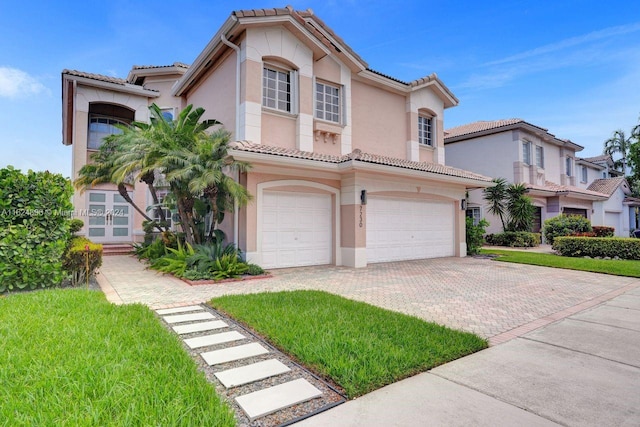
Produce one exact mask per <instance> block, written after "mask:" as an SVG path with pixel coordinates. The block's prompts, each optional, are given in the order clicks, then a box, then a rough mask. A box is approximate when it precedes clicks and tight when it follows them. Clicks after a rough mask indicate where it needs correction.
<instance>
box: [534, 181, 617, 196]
mask: <svg viewBox="0 0 640 427" xmlns="http://www.w3.org/2000/svg"><path fill="white" fill-rule="evenodd" d="M526 187H527V189H530V190H539V191H548V192H551V193H576V194H584V195H587V196H596V197H605V198H609V194H605V193H602V192H598V191H593V190H590V189H587V190H585V189H583V188H579V187H574V186H572V185H560V184H556V183H555V182H551V181H545V182H544V185H535V184H526Z"/></svg>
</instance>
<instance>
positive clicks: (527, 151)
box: [522, 141, 531, 165]
mask: <svg viewBox="0 0 640 427" xmlns="http://www.w3.org/2000/svg"><path fill="white" fill-rule="evenodd" d="M522 163H524V164H525V165H530V164H531V142H529V141H522Z"/></svg>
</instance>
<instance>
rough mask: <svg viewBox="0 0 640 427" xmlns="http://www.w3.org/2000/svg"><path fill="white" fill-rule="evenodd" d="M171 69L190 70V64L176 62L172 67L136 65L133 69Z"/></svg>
mask: <svg viewBox="0 0 640 427" xmlns="http://www.w3.org/2000/svg"><path fill="white" fill-rule="evenodd" d="M171 67H176V68H189V65H188V64H185V63H184V62H178V61H176V62H174V63H173V64H170V65H134V66H133V67H131V68H132V69H133V70H146V69H148V68H171Z"/></svg>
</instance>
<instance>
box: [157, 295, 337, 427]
mask: <svg viewBox="0 0 640 427" xmlns="http://www.w3.org/2000/svg"><path fill="white" fill-rule="evenodd" d="M156 312H157V313H158V315H160V317H161V318H162V320H164V321H165V322H166V324H167V327H168V328H169V329H170V330H172V331H173V332H175V333H176V334H178V335H179V336H180V338H181V339H182V340H183V342H184V343H185V346H186V348H187V350H188V351H189V352H190V354H191V355H192V356H193V357H194V359H195V360H196V362H197V363H198V364H199V365H200V367H201V369H202V370H204V372H205V374H206V376H207V378H209V379H210V380H211V381H212V382H214V383H217V384H218V385H217V387H216V389H217V391H218V394H221V395H223V396H226V398H227V400H228V401H229V403H230V404H231V405H232V406H233V407H234V408H235V409H236V415H237V419H238V425H239V426H261V427H267V426H278V425H288V424H291V423H293V422H295V421H298V420H300V419H303V418H306V417H308V416H310V415H313V414H315V413H318V412H321V411H323V410H326V409H329V408H331V407H333V406H336V405H338V404H340V403H343V402H344V401H345V398H344V396H342V395H341V394H339V393H338V392H337V391H336V390H335V389H334V388H333V387H331V386H330V385H329V384H327V383H325V382H324V381H322V380H321V379H319V378H318V377H316V376H315V375H314V374H312V373H311V372H309V371H307V370H306V369H304V368H303V367H301V366H300V365H298V364H296V363H295V362H293V361H291V360H290V359H289V358H288V357H287V356H286V355H284V354H283V353H281V352H279V351H278V350H276V349H275V348H273V347H271V346H270V345H269V344H267V343H266V342H264V341H263V340H262V339H260V338H259V337H256V336H255V335H253V334H252V333H251V332H249V331H248V330H246V329H244V328H243V327H241V326H240V325H239V324H237V323H236V322H235V321H233V320H232V319H229V318H226V317H224V316H223V315H221V314H220V313H218V312H216V311H214V310H213V309H211V308H210V307H208V306H205V305H190V306H185V307H177V308H170V309H162V310H157V311H156Z"/></svg>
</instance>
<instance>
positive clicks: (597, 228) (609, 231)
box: [591, 225, 616, 237]
mask: <svg viewBox="0 0 640 427" xmlns="http://www.w3.org/2000/svg"><path fill="white" fill-rule="evenodd" d="M591 228H593V233H594V236H595V237H613V235H614V234H615V232H616V229H615V228H614V227H607V226H604V225H594V226H593V227H591Z"/></svg>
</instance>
